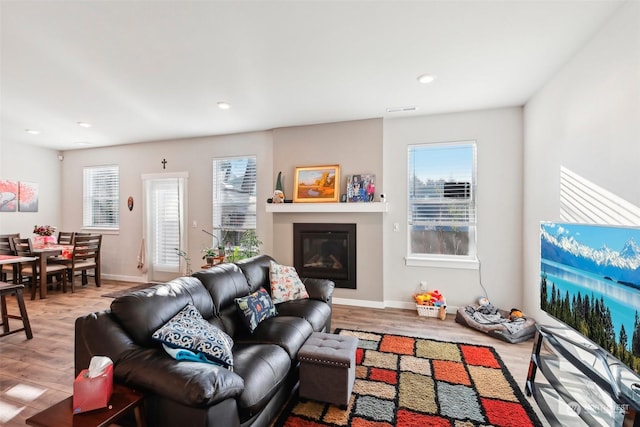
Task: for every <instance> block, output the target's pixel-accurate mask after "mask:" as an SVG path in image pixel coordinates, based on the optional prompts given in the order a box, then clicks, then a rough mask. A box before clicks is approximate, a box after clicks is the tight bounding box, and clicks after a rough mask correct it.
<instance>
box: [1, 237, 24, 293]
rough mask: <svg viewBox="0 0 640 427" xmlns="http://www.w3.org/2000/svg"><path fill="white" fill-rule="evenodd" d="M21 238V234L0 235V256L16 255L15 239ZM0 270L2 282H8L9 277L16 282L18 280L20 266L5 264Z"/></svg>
mask: <svg viewBox="0 0 640 427" xmlns="http://www.w3.org/2000/svg"><path fill="white" fill-rule="evenodd" d="M14 237H20V233H14V234H2V235H0V255H15V254H16V251H15V250H14V249H13V238H14ZM1 267H2V268H1V269H0V281H3V282H7V281H8V278H9V275H11V280H13V281H14V282H15V281H16V280H17V278H18V266H17V265H16V264H4V265H2V266H1Z"/></svg>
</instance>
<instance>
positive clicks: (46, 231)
mask: <svg viewBox="0 0 640 427" xmlns="http://www.w3.org/2000/svg"><path fill="white" fill-rule="evenodd" d="M55 232H56V228H55V227H52V226H50V225H36V226H34V227H33V234H37V235H38V236H52V235H53V233H55Z"/></svg>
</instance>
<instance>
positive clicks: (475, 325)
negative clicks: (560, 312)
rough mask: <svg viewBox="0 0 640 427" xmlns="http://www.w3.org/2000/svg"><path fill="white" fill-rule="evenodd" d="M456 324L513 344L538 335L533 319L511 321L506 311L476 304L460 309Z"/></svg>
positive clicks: (524, 318)
mask: <svg viewBox="0 0 640 427" xmlns="http://www.w3.org/2000/svg"><path fill="white" fill-rule="evenodd" d="M476 312H477V313H480V315H478V314H475V313H476ZM456 322H458V323H460V324H461V325H464V326H468V327H469V328H472V329H475V330H478V331H480V332H485V333H487V334H488V335H490V336H492V337H494V338H498V339H500V340H502V341H506V342H508V343H512V344H514V343H519V342H522V341H526V340H528V339H531V338H533V336H534V335H535V333H536V321H535V319H533V318H531V317H523V318H522V320H517V321H511V320H509V312H508V311H506V310H501V309H497V308H493V307H487V306H479V305H476V304H472V305H468V306H466V307H460V308H458V311H457V312H456Z"/></svg>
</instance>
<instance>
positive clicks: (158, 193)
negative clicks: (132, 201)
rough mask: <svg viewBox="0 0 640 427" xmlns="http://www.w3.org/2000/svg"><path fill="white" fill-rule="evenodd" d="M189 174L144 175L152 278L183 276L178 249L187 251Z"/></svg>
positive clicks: (148, 255)
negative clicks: (186, 193)
mask: <svg viewBox="0 0 640 427" xmlns="http://www.w3.org/2000/svg"><path fill="white" fill-rule="evenodd" d="M186 179H187V178H186V174H156V175H153V174H152V175H144V176H143V180H144V186H145V205H146V206H145V210H146V216H145V217H146V223H147V232H146V236H147V247H148V250H149V253H148V254H147V258H148V259H149V262H150V264H151V265H150V270H151V275H152V276H153V278H154V279H159V278H160V277H161V276H159V274H161V273H162V272H166V273H179V272H180V271H181V265H180V257H179V256H178V254H177V251H176V249H182V250H185V251H186V247H185V246H186V241H185V230H184V219H183V218H184V217H185V215H184V214H185V212H184V209H185V192H186V189H185V187H186Z"/></svg>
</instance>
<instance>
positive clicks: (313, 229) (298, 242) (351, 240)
mask: <svg viewBox="0 0 640 427" xmlns="http://www.w3.org/2000/svg"><path fill="white" fill-rule="evenodd" d="M293 265H294V267H295V268H296V271H297V272H298V274H299V275H300V276H301V277H312V278H318V279H329V280H332V281H333V282H334V283H335V284H336V287H337V288H347V289H356V224H342V223H332V224H327V223H294V224H293Z"/></svg>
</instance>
